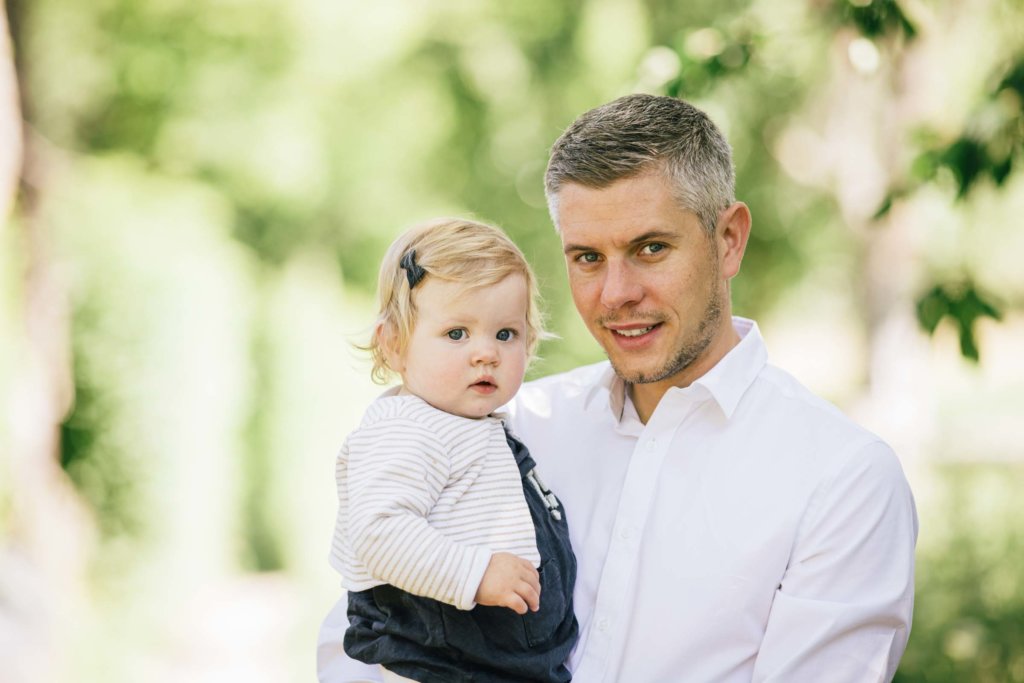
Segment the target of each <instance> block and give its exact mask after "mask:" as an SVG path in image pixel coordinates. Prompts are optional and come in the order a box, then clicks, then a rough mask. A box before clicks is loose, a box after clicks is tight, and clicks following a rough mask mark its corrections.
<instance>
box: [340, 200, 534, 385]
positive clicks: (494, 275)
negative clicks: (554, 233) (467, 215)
mask: <svg viewBox="0 0 1024 683" xmlns="http://www.w3.org/2000/svg"><path fill="white" fill-rule="evenodd" d="M410 251H415V252H416V257H415V260H416V265H418V266H419V267H421V268H422V269H423V270H424V271H425V272H426V275H425V276H424V280H426V279H429V278H439V279H442V280H447V281H449V282H456V283H460V284H464V285H466V286H467V287H470V288H477V287H486V286H488V285H493V284H497V283H498V282H501V281H502V280H504V279H505V278H506V277H508V276H509V275H516V274H518V275H522V276H523V277H524V278H525V279H526V288H527V298H528V303H527V307H526V335H525V337H526V349H527V354H528V357H529V358H530V359H531V360H532V359H533V358H534V354H535V351H536V349H537V345H538V343H539V342H540V340H541V339H547V338H548V337H550V336H551V335H550V334H549V333H548V332H546V331H545V330H544V321H543V318H542V314H541V310H540V305H539V300H540V292H539V290H538V287H537V279H536V277H534V275H533V271H532V270H531V269H530V265H529V264H528V263H527V262H526V258H525V257H524V256H523V252H521V251H520V250H519V247H517V246H516V245H515V243H514V242H513V241H512V240H511V239H509V237H508V235H506V234H505V233H504V232H502V231H501V229H499V228H496V227H494V226H492V225H487V224H485V223H479V222H477V221H472V220H467V219H464V218H438V219H434V220H431V221H427V222H424V223H420V224H417V225H415V226H413V227H411V228H409V229H408V230H406V231H405V232H404V233H402V234H401V235H399V237H398V238H397V239H396V240H395V241H394V242H392V243H391V246H390V247H389V248H388V250H387V252H386V253H385V254H384V259H383V260H382V261H381V264H380V274H379V276H378V278H377V304H378V312H377V320H376V323H375V325H374V331H373V334H372V336H371V339H370V343H369V344H368V345H367V346H365V347H360V348H362V349H364V350H366V351H369V352H370V356H371V358H372V360H373V370H372V372H371V377H372V378H373V381H374V382H376V383H378V384H385V383H386V382H387V381H388V380H389V379H390V377H391V375H392V374H393V373H394V369H393V368H391V367H390V365H388V362H387V358H386V355H385V350H384V348H383V343H382V334H388V333H393V334H394V340H395V348H394V349H392V350H393V351H394V352H395V353H398V354H402V353H404V352H405V349H406V347H407V345H408V343H409V339H410V337H411V336H412V331H413V329H414V328H415V326H416V299H415V296H414V293H415V287H412V288H410V287H409V280H408V277H407V276H406V271H405V269H404V268H402V266H401V261H402V258H403V257H404V256H406V254H408V253H409V252H410Z"/></svg>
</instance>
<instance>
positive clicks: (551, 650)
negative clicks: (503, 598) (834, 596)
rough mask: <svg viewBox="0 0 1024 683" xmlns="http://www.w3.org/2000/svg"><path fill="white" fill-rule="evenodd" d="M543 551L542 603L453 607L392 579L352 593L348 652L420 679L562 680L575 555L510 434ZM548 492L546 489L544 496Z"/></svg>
mask: <svg viewBox="0 0 1024 683" xmlns="http://www.w3.org/2000/svg"><path fill="white" fill-rule="evenodd" d="M506 437H507V439H508V445H509V447H510V448H511V449H512V453H513V454H514V455H515V458H516V464H517V465H518V466H519V473H520V475H522V479H523V493H524V494H525V495H526V502H527V505H528V507H529V508H530V515H531V517H533V524H534V527H535V528H536V531H537V550H539V551H540V559H541V564H540V569H539V571H540V583H541V595H540V610H539V611H537V612H527V613H526V614H525V615H522V616H521V615H519V614H516V613H515V612H513V611H512V610H511V609H508V608H507V607H486V606H484V605H477V606H476V607H474V608H473V609H471V610H468V611H467V610H460V609H456V608H455V607H453V606H452V605H448V604H445V603H442V602H438V601H437V600H433V599H431V598H425V597H420V596H417V595H413V594H411V593H406V592H405V591H402V590H399V589H397V588H395V587H394V586H390V585H382V586H376V587H374V588H370V589H368V590H364V591H358V592H355V593H349V597H348V618H349V628H348V630H346V631H345V641H344V645H345V652H346V653H348V655H349V656H350V657H352V658H354V659H358V660H360V661H363V662H366V663H369V664H382V665H384V667H385V668H386V669H388V670H389V671H392V672H394V673H396V674H399V675H401V676H405V677H406V678H411V679H413V680H414V681H419V682H420V683H526V682H527V681H536V682H538V683H564V682H565V681H569V680H570V679H571V678H572V676H571V675H570V673H569V670H568V669H566V668H565V664H564V662H565V660H566V658H567V657H568V656H569V652H570V651H571V650H572V648H573V645H575V643H576V639H577V638H578V637H579V626H578V624H577V623H576V617H575V615H574V614H573V609H572V589H573V585H574V584H575V583H576V557H575V556H574V555H573V553H572V547H571V546H570V544H569V527H568V526H567V524H566V519H565V510H564V509H563V508H562V506H561V505H559V504H558V501H557V500H556V499H555V497H554V496H552V495H551V494H550V492H548V491H546V490H545V489H543V484H541V483H540V482H539V480H538V479H537V478H535V476H536V475H535V474H534V473H533V469H534V467H535V463H534V462H533V458H531V457H530V452H529V451H528V450H527V449H526V446H524V445H523V444H522V443H521V442H520V441H519V440H518V439H516V438H515V437H513V436H512V435H510V434H508V432H507V430H506ZM545 494H546V495H545Z"/></svg>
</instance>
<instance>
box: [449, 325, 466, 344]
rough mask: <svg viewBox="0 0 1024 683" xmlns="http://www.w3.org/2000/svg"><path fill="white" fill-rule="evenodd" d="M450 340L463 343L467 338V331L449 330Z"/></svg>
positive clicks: (459, 329)
mask: <svg viewBox="0 0 1024 683" xmlns="http://www.w3.org/2000/svg"><path fill="white" fill-rule="evenodd" d="M448 338H449V339H451V340H452V341H462V340H463V339H465V338H466V331H465V330H464V329H462V328H461V327H459V328H456V329H454V330H448Z"/></svg>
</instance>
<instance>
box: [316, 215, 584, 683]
mask: <svg viewBox="0 0 1024 683" xmlns="http://www.w3.org/2000/svg"><path fill="white" fill-rule="evenodd" d="M378 299H379V305H380V311H379V315H378V317H377V323H376V326H375V328H374V332H373V337H372V340H371V342H370V345H369V346H368V347H367V348H368V350H369V351H370V353H371V355H372V358H373V363H374V366H373V378H374V380H375V381H378V382H384V381H386V380H387V378H388V377H389V376H390V375H391V374H392V373H397V374H398V375H400V376H401V379H402V384H401V386H399V387H397V388H394V389H391V390H389V391H388V392H386V393H385V394H384V395H382V396H381V397H380V398H378V399H377V400H376V401H374V403H372V404H371V405H370V407H369V408H368V409H367V411H366V413H365V415H364V416H363V420H362V422H361V423H360V425H359V427H358V428H357V429H356V430H355V431H354V432H353V433H352V434H350V435H349V437H348V439H347V440H346V441H345V444H344V446H342V449H341V452H340V454H339V455H338V460H337V468H336V476H337V484H338V501H339V506H338V517H337V522H336V526H335V532H334V540H333V544H332V552H331V556H330V559H331V564H332V566H333V567H334V568H335V569H337V570H338V571H339V572H340V573H341V575H342V585H343V586H344V587H345V588H346V589H347V590H348V602H349V608H348V614H349V624H350V625H349V628H348V630H347V631H346V633H345V639H344V647H345V651H346V652H347V653H348V655H349V656H350V657H352V658H354V659H358V660H361V661H363V662H367V663H372V664H379V665H381V667H382V675H383V676H384V680H385V681H408V680H413V681H419V682H420V683H452V682H453V681H467V682H468V681H473V682H474V683H477V682H482V683H488V682H494V683H513V682H515V683H521V682H522V681H541V682H551V683H555V682H562V681H568V680H570V678H571V676H570V674H569V672H568V670H567V669H566V668H565V665H564V662H565V659H566V658H567V656H568V655H569V652H570V651H571V649H572V647H573V646H574V645H575V642H576V639H577V636H578V625H577V622H576V619H575V617H574V615H573V609H572V591H573V584H574V582H575V578H576V559H575V557H574V556H573V553H572V548H571V547H570V545H569V532H568V527H567V525H566V519H565V511H564V510H563V509H562V506H561V505H560V503H559V501H558V499H557V498H555V496H554V495H553V494H552V493H551V492H550V491H548V490H547V488H546V487H545V486H544V484H543V482H542V480H541V479H540V477H539V476H538V475H537V472H536V469H535V464H534V462H533V459H532V458H531V457H530V454H529V451H528V450H527V449H526V447H525V446H524V445H523V444H522V443H520V442H519V441H518V440H517V439H516V438H515V437H514V436H513V435H512V434H511V433H510V432H509V430H508V427H507V426H506V425H505V423H504V416H503V415H501V414H500V413H496V412H495V411H496V410H497V409H498V408H499V407H501V406H503V405H504V404H505V403H507V402H508V401H509V400H510V399H511V398H512V397H513V396H514V395H515V393H516V392H517V391H518V390H519V387H520V385H521V384H522V381H523V374H524V372H525V370H526V366H527V363H528V362H529V360H530V358H531V357H532V354H533V352H534V350H535V348H536V346H537V343H538V341H539V339H540V338H541V336H542V335H543V334H544V332H543V328H542V325H541V320H540V314H539V309H538V306H537V299H538V292H537V285H536V281H535V279H534V276H533V273H532V272H531V270H530V267H529V265H528V264H527V263H526V259H525V258H524V257H523V255H522V253H521V252H520V251H519V249H518V248H517V247H516V246H515V244H513V243H512V241H511V240H510V239H509V238H508V237H507V236H506V235H505V234H504V233H503V232H502V231H501V230H499V229H497V228H495V227H492V226H489V225H484V224H481V223H477V222H474V221H469V220H461V219H440V220H436V221H432V222H428V223H424V224H421V225H418V226H416V227H414V228H412V229H410V230H409V231H407V232H406V233H404V234H403V235H401V236H400V237H399V238H398V239H397V240H396V241H395V242H394V243H393V244H392V245H391V248H390V249H389V250H388V252H387V254H386V255H385V257H384V260H383V263H382V264H381V271H380V277H379V281H378Z"/></svg>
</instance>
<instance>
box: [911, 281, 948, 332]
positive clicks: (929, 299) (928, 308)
mask: <svg viewBox="0 0 1024 683" xmlns="http://www.w3.org/2000/svg"><path fill="white" fill-rule="evenodd" d="M948 314H949V296H948V295H947V294H946V291H945V290H944V289H943V288H942V286H941V285H936V286H935V287H933V288H932V289H931V291H929V292H928V293H927V294H925V295H924V296H923V297H921V298H920V299H918V301H917V320H918V322H919V323H921V327H923V328H924V329H925V330H926V331H927V332H928V334H934V333H935V328H937V327H938V326H939V323H940V322H941V321H942V319H943V318H944V317H946V316H947V315H948Z"/></svg>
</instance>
